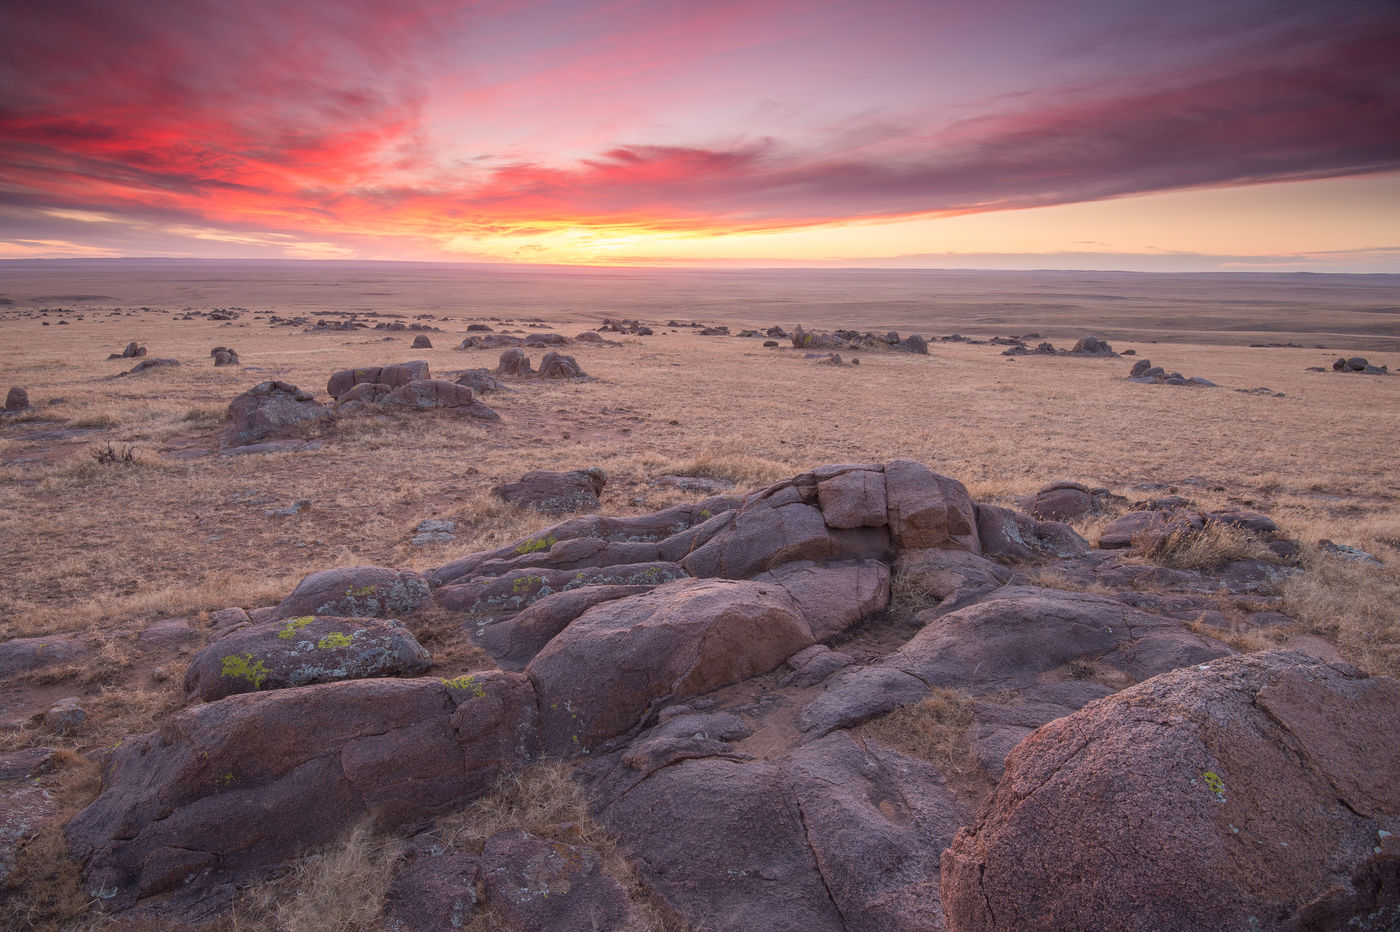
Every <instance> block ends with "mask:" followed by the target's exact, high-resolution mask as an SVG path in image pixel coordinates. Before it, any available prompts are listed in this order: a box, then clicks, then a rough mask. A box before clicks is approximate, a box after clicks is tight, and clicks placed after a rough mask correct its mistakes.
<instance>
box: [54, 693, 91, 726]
mask: <svg viewBox="0 0 1400 932" xmlns="http://www.w3.org/2000/svg"><path fill="white" fill-rule="evenodd" d="M85 721H87V710H85V709H84V708H83V707H82V705H80V704H79V700H78V697H77V696H69V697H68V698H66V699H60V700H58V701H57V702H55V703H54V704H53V705H51V706H49V707H48V709H47V710H45V712H44V727H45V728H48V729H50V730H51V731H56V732H58V733H60V734H65V735H68V734H72V733H73V732H74V731H76V730H77V729H78V726H80V725H81V724H82V723H83V722H85Z"/></svg>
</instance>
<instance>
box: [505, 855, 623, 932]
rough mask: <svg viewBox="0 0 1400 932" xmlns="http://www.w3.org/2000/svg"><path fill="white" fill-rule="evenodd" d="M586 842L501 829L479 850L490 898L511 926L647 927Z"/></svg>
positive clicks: (525, 930)
mask: <svg viewBox="0 0 1400 932" xmlns="http://www.w3.org/2000/svg"><path fill="white" fill-rule="evenodd" d="M602 865H603V859H602V857H601V856H599V854H598V852H597V851H595V850H594V849H593V848H590V847H588V846H587V845H571V844H568V843H566V842H562V841H552V840H549V839H545V838H536V837H534V836H531V835H528V834H526V833H525V832H520V831H512V832H500V833H498V834H496V835H492V836H491V837H490V838H489V839H487V841H486V846H485V847H484V848H483V849H482V851H481V876H482V878H483V879H484V880H485V883H486V896H487V901H488V902H489V903H490V904H491V905H492V906H494V907H495V908H496V909H497V910H498V911H499V912H500V913H501V915H502V916H503V917H504V919H505V920H506V922H508V923H509V924H510V926H511V928H513V929H520V930H522V932H553V930H557V929H608V930H617V932H644V930H645V928H646V926H645V925H644V924H643V922H642V919H641V917H640V916H638V915H637V914H636V911H635V909H634V907H633V906H632V902H631V900H629V899H628V898H627V891H626V890H624V889H623V887H622V885H621V884H620V883H618V882H617V881H616V880H614V879H613V878H611V877H609V876H607V875H606V874H605V873H603V871H602Z"/></svg>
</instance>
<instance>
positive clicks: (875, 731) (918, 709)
mask: <svg viewBox="0 0 1400 932" xmlns="http://www.w3.org/2000/svg"><path fill="white" fill-rule="evenodd" d="M932 692H933V694H932V695H930V696H929V697H928V698H927V699H921V700H919V701H918V702H916V703H913V704H912V705H906V706H900V707H899V708H898V709H895V710H894V711H893V712H890V713H887V714H885V715H882V716H880V717H879V718H876V719H872V720H871V721H869V722H867V723H866V724H865V725H864V726H862V727H863V730H864V732H865V733H866V734H867V735H869V736H870V737H872V738H875V739H876V740H878V741H880V742H882V743H884V744H888V745H890V746H891V747H893V748H896V749H898V750H900V751H903V752H904V753H906V754H909V755H911V756H914V757H918V758H922V759H923V760H926V761H928V762H929V763H931V764H934V765H935V766H937V767H938V769H939V770H940V771H942V772H944V773H955V774H956V773H967V772H969V771H970V770H971V768H973V767H974V766H975V763H974V758H973V756H972V747H971V745H970V744H969V743H968V739H967V730H968V728H970V727H971V726H972V710H973V703H972V700H971V699H970V698H968V697H967V696H965V695H963V694H962V693H959V692H957V691H955V690H951V689H934V690H933V691H932Z"/></svg>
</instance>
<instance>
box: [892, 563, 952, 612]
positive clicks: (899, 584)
mask: <svg viewBox="0 0 1400 932" xmlns="http://www.w3.org/2000/svg"><path fill="white" fill-rule="evenodd" d="M941 601H942V599H940V598H939V597H938V596H937V595H936V594H935V593H934V591H933V587H932V586H931V585H930V584H929V582H928V578H927V577H926V576H925V575H923V574H922V573H896V574H895V575H894V578H893V579H891V580H890V608H889V610H890V613H891V614H893V615H915V614H918V613H919V612H921V611H923V610H924V609H927V608H933V607H934V606H935V605H937V604H938V603H939V602H941Z"/></svg>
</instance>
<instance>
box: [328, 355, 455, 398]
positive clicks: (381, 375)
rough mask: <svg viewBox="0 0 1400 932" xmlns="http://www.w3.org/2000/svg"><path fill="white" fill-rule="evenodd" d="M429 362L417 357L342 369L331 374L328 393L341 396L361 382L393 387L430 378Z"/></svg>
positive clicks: (335, 396) (337, 396) (336, 396)
mask: <svg viewBox="0 0 1400 932" xmlns="http://www.w3.org/2000/svg"><path fill="white" fill-rule="evenodd" d="M429 377H430V376H429V375H428V363H427V362H426V361H425V360H422V359H415V360H413V361H412V362H399V363H394V364H393V365H390V366H365V367H363V368H360V369H341V370H340V371H339V372H336V373H334V374H332V375H331V377H330V381H328V382H327V383H326V394H327V395H330V396H331V397H332V398H339V397H340V396H341V395H343V394H345V393H346V392H347V391H349V390H350V388H351V387H352V386H355V385H359V384H360V383H361V382H368V383H370V384H371V385H373V384H375V383H379V384H381V385H387V386H389V387H390V388H391V389H393V388H398V387H399V386H401V385H407V384H408V383H409V382H414V381H417V380H419V379H426V378H429Z"/></svg>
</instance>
